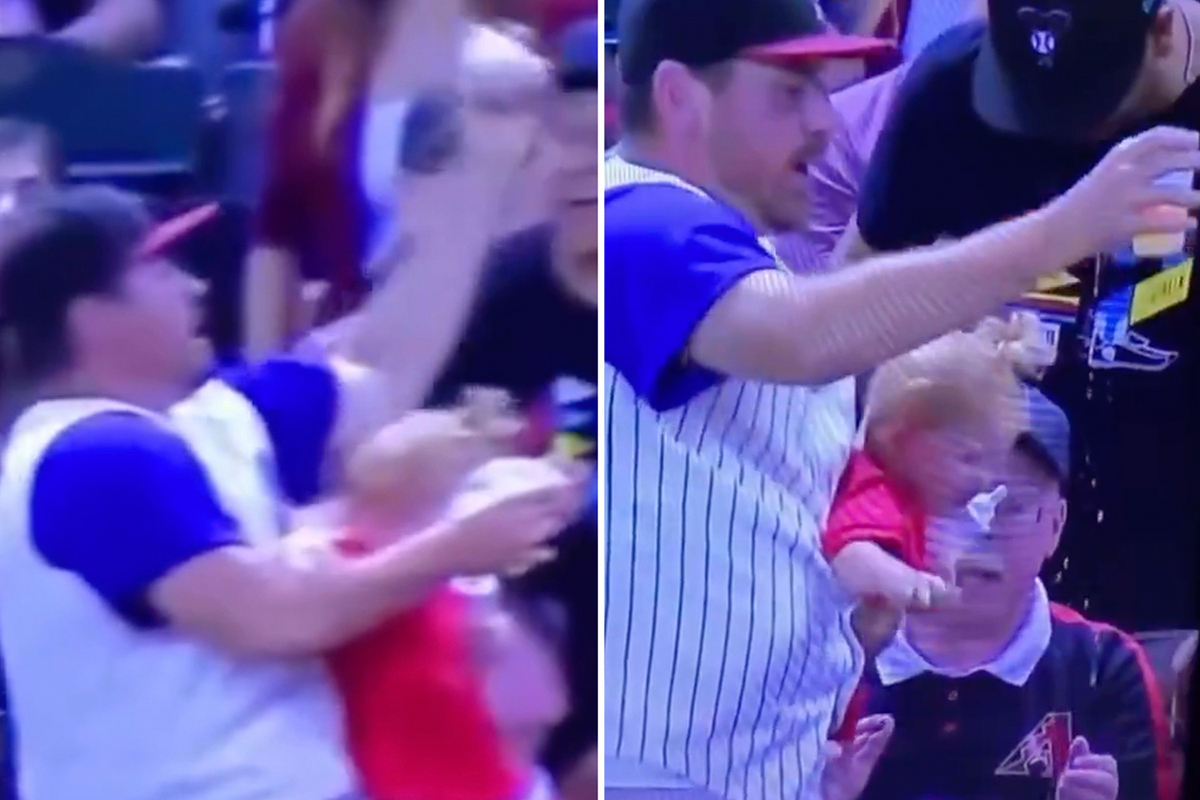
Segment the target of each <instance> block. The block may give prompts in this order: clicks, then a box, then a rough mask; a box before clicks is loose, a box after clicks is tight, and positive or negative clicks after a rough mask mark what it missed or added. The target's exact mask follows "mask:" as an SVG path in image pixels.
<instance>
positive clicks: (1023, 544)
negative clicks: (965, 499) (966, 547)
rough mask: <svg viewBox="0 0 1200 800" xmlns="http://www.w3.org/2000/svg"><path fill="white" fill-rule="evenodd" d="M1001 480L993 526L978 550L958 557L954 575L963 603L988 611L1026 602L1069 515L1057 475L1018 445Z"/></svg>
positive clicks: (1010, 455) (1056, 544)
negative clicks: (1003, 492) (1004, 490)
mask: <svg viewBox="0 0 1200 800" xmlns="http://www.w3.org/2000/svg"><path fill="white" fill-rule="evenodd" d="M1001 483H1003V484H1004V486H1005V487H1006V488H1007V495H1006V496H1005V498H1004V499H1003V501H1001V503H1000V505H999V506H998V507H997V509H996V515H995V517H994V518H993V520H992V525H991V532H990V533H988V534H984V536H983V541H982V542H981V545H980V551H979V553H978V554H977V555H967V556H965V557H964V559H963V560H962V561H960V562H959V565H958V570H957V576H956V577H957V579H958V583H959V587H960V588H961V589H962V598H963V603H964V605H965V606H968V607H976V608H978V609H979V610H980V611H982V612H984V613H987V611H988V610H989V607H990V608H992V609H995V610H1000V609H1002V608H1008V607H1010V606H1009V604H1011V603H1020V602H1022V600H1023V598H1024V597H1026V596H1027V595H1028V593H1029V590H1030V587H1031V586H1032V585H1033V582H1034V580H1035V579H1036V578H1037V576H1038V574H1039V573H1040V572H1041V570H1042V566H1043V565H1044V564H1045V562H1046V559H1048V558H1049V557H1050V556H1051V555H1053V553H1054V550H1055V548H1056V547H1057V546H1058V537H1059V534H1060V533H1061V532H1062V526H1063V523H1064V522H1065V520H1066V502H1065V501H1064V500H1063V497H1062V494H1061V493H1060V491H1059V489H1058V486H1057V484H1056V483H1055V481H1054V479H1053V478H1051V477H1050V476H1048V475H1047V474H1046V473H1045V471H1044V470H1043V469H1042V468H1041V467H1039V465H1038V464H1036V463H1035V462H1034V461H1033V459H1032V458H1031V457H1030V456H1028V455H1027V454H1025V453H1024V452H1022V451H1020V450H1019V449H1017V448H1014V449H1013V450H1012V451H1011V452H1010V453H1009V456H1008V459H1007V462H1006V465H1005V470H1004V474H1003V475H1002V476H1001ZM997 604H998V605H997Z"/></svg>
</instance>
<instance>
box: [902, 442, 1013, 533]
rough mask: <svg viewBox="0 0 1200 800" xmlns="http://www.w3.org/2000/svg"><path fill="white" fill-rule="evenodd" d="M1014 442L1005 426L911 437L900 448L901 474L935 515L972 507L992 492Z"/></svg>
mask: <svg viewBox="0 0 1200 800" xmlns="http://www.w3.org/2000/svg"><path fill="white" fill-rule="evenodd" d="M1010 446H1011V441H1010V440H1009V437H1008V436H1007V435H1006V433H1005V430H1004V429H1003V426H1000V425H995V426H992V425H946V426H942V427H939V428H931V429H920V430H914V431H910V432H909V433H908V434H907V435H906V436H905V437H904V438H903V441H902V444H901V446H900V453H899V456H900V463H899V466H900V468H901V469H902V470H903V471H904V472H905V474H906V476H907V477H908V480H909V482H910V483H911V484H912V485H913V487H914V488H915V489H916V490H917V493H918V494H919V495H920V496H921V499H922V501H923V503H924V504H925V507H926V511H928V512H929V513H931V514H944V513H947V512H950V511H953V510H956V509H961V508H963V507H965V506H966V504H967V502H968V501H970V500H971V498H973V497H975V496H976V495H977V494H979V493H980V492H984V491H987V490H989V489H991V488H992V487H993V486H994V485H995V483H996V480H997V476H998V474H999V471H1000V470H1001V469H1002V467H1003V464H1004V458H1005V455H1006V454H1007V452H1008V450H1009V448H1010Z"/></svg>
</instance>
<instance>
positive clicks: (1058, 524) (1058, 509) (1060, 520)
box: [1046, 496, 1067, 558]
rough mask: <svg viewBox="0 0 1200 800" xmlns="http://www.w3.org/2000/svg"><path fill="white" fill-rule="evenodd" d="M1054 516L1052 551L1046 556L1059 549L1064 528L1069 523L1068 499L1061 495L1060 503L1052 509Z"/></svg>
mask: <svg viewBox="0 0 1200 800" xmlns="http://www.w3.org/2000/svg"><path fill="white" fill-rule="evenodd" d="M1051 513H1052V514H1053V515H1054V518H1053V519H1052V520H1051V521H1050V522H1051V540H1050V552H1048V553H1046V558H1050V557H1051V556H1052V555H1054V553H1055V551H1057V550H1058V543H1059V541H1060V540H1061V539H1062V532H1063V528H1064V527H1066V524H1067V500H1066V498H1065V497H1062V496H1060V497H1059V498H1058V503H1057V504H1056V505H1055V506H1054V508H1053V509H1052V510H1051Z"/></svg>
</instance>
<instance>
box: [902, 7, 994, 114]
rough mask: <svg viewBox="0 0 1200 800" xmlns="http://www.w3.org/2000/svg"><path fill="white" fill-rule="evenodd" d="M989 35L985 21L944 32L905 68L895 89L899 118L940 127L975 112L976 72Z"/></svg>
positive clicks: (970, 23) (965, 24)
mask: <svg viewBox="0 0 1200 800" xmlns="http://www.w3.org/2000/svg"><path fill="white" fill-rule="evenodd" d="M986 35H987V30H986V25H985V23H981V22H967V23H964V24H962V25H959V26H957V27H954V28H951V29H950V30H948V31H946V32H945V33H943V34H942V35H941V36H939V37H938V38H937V39H935V40H934V41H933V42H931V43H930V44H929V46H928V47H926V48H925V49H924V50H922V51H921V54H920V55H918V56H917V57H916V58H915V59H914V60H913V61H912V62H911V63H910V64H908V65H907V66H905V67H902V68H901V69H903V70H904V71H903V72H902V73H900V74H899V75H898V76H897V77H898V85H897V86H896V87H895V90H894V91H895V101H894V108H895V114H896V117H897V118H898V119H900V120H902V121H903V122H904V123H906V124H908V125H915V124H923V125H925V126H928V127H931V128H932V127H939V128H940V127H942V126H945V125H946V124H948V123H953V122H954V121H956V120H959V119H965V118H967V116H969V115H973V114H974V112H973V111H972V108H971V84H972V73H973V72H974V65H975V58H976V56H977V55H978V54H979V48H980V45H981V44H982V43H983V39H984V37H985V36H986ZM885 77H886V76H885Z"/></svg>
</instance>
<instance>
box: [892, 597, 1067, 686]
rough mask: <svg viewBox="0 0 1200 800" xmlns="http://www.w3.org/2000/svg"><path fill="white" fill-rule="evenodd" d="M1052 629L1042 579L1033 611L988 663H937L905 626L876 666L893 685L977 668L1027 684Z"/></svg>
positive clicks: (963, 674)
mask: <svg viewBox="0 0 1200 800" xmlns="http://www.w3.org/2000/svg"><path fill="white" fill-rule="evenodd" d="M1051 630H1052V626H1051V617H1050V598H1049V597H1048V596H1047V594H1046V587H1045V586H1043V585H1042V582H1041V581H1040V580H1039V581H1037V582H1036V583H1035V584H1034V589H1033V603H1032V605H1031V606H1030V608H1029V615H1028V616H1027V617H1026V618H1025V621H1024V622H1023V623H1021V627H1020V628H1019V629H1018V630H1017V634H1016V636H1014V637H1013V640H1012V641H1011V642H1009V644H1008V646H1007V647H1005V648H1004V650H1002V651H1001V652H1000V654H999V655H997V656H996V657H995V658H994V659H992V660H991V661H989V662H988V663H986V664H983V665H981V666H979V667H975V668H974V669H947V668H944V667H937V666H934V665H933V664H931V663H929V661H928V659H926V658H925V656H923V655H921V654H920V653H919V652H917V649H916V648H915V647H913V646H912V644H910V643H909V641H908V638H907V637H906V636H905V635H904V629H903V627H901V629H900V630H899V631H897V633H896V638H895V639H893V640H892V643H891V644H890V645H888V646H887V647H886V648H885V649H884V650H883V652H881V653H880V654H879V657H878V658H876V660H875V668H876V670H877V671H878V673H879V680H880V682H881V683H882V684H883V685H884V686H891V685H892V684H895V683H900V682H901V681H906V680H908V679H910V678H915V677H917V676H918V675H921V674H922V673H926V672H931V673H933V674H934V675H941V676H943V677H946V678H963V677H966V676H967V675H970V674H972V673H975V672H987V673H989V674H991V675H993V676H994V677H996V678H999V679H1000V680H1002V681H1004V682H1005V683H1008V684H1011V685H1013V686H1023V685H1025V682H1026V681H1027V680H1029V676H1030V675H1031V674H1033V669H1034V667H1036V666H1037V663H1038V661H1040V660H1041V658H1042V656H1043V655H1044V654H1045V652H1046V649H1047V648H1048V647H1049V646H1050V634H1051Z"/></svg>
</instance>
